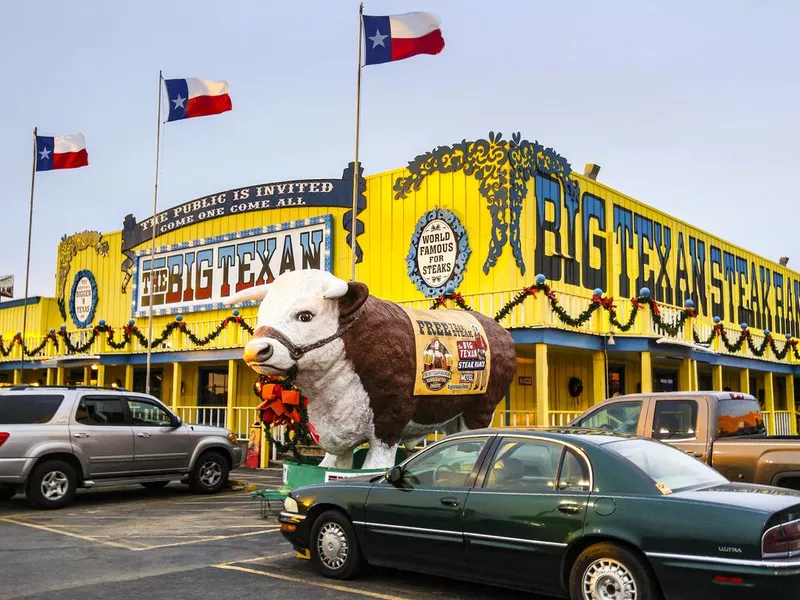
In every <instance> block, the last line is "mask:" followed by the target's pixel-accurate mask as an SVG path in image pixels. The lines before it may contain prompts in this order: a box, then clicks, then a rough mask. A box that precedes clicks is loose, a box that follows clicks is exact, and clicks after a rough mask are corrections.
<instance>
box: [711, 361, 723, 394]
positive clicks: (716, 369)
mask: <svg viewBox="0 0 800 600" xmlns="http://www.w3.org/2000/svg"><path fill="white" fill-rule="evenodd" d="M711 387H712V388H713V389H714V391H715V392H721V391H722V387H723V385H722V365H713V366H712V367H711Z"/></svg>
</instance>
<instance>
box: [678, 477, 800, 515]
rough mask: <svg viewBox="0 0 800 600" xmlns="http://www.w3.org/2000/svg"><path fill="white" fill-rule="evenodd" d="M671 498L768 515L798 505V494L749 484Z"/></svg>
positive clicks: (799, 499)
mask: <svg viewBox="0 0 800 600" xmlns="http://www.w3.org/2000/svg"><path fill="white" fill-rule="evenodd" d="M673 496H674V497H675V498H682V499H686V500H692V501H698V502H712V503H714V504H723V505H726V506H733V507H737V508H747V509H751V510H755V511H758V512H763V513H769V514H772V513H776V512H780V511H782V510H785V509H787V508H790V507H792V506H796V505H800V492H796V491H794V490H788V489H785V488H777V487H771V486H766V485H754V484H749V483H727V484H723V485H716V486H714V487H709V488H702V489H699V490H698V489H694V490H687V491H685V492H676V493H675V494H673Z"/></svg>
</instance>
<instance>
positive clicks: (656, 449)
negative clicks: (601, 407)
mask: <svg viewBox="0 0 800 600" xmlns="http://www.w3.org/2000/svg"><path fill="white" fill-rule="evenodd" d="M604 448H607V449H609V450H611V451H612V452H615V453H616V454H618V455H620V456H622V457H623V458H626V459H627V460H629V461H630V462H632V463H633V464H634V465H636V466H637V467H639V468H640V469H641V470H642V471H644V473H645V474H646V475H647V476H648V477H649V478H650V479H652V480H653V482H654V483H655V484H656V487H657V488H658V489H659V490H660V491H661V492H662V493H670V492H676V491H679V490H681V489H685V488H689V487H695V486H703V485H719V484H723V483H727V482H728V480H727V479H725V478H724V477H723V476H722V475H720V474H719V473H718V472H717V471H715V470H714V469H712V468H711V467H708V466H706V465H704V464H703V463H701V462H700V461H699V460H697V459H696V458H692V457H691V456H689V455H688V454H685V453H684V452H682V451H681V450H678V449H676V448H673V447H672V446H668V445H667V444H662V443H659V442H653V441H650V440H623V441H619V442H611V443H609V444H605V445H604Z"/></svg>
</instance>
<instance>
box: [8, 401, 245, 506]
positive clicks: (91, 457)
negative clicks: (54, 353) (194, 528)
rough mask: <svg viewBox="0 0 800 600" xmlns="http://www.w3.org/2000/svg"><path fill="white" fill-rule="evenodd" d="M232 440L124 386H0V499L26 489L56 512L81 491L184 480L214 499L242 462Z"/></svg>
mask: <svg viewBox="0 0 800 600" xmlns="http://www.w3.org/2000/svg"><path fill="white" fill-rule="evenodd" d="M241 459H242V451H241V449H240V447H239V444H238V441H237V439H236V436H235V435H233V434H232V433H231V432H230V431H228V430H226V429H222V428H220V427H207V426H204V425H191V424H187V423H183V422H182V421H181V419H179V418H178V417H177V416H176V415H174V414H173V413H172V412H170V410H169V409H168V408H167V407H166V406H164V405H163V404H162V403H161V402H159V401H158V400H157V399H155V398H153V397H152V396H147V395H145V394H137V393H133V392H128V391H126V390H122V389H101V388H86V387H74V386H65V387H59V386H56V387H50V386H48V387H38V386H37V387H34V386H15V387H10V388H3V389H0V500H2V499H8V498H10V497H11V496H13V495H14V494H16V493H21V492H24V493H25V494H26V495H27V497H28V500H29V501H30V502H31V503H32V504H33V505H35V506H37V507H40V508H61V507H62V506H65V505H66V504H68V503H69V502H70V501H71V500H72V498H73V496H74V495H75V491H76V489H77V488H79V487H86V488H88V487H94V486H99V485H117V484H120V483H140V484H141V485H143V486H144V487H146V488H153V489H157V488H161V487H164V486H166V485H167V484H168V483H169V482H170V481H173V480H180V481H183V482H185V483H188V484H189V486H190V487H191V488H192V489H193V490H194V491H196V492H199V493H205V494H213V493H215V492H218V491H220V490H221V489H222V488H223V487H225V486H226V484H227V482H228V473H229V472H230V470H231V469H232V468H235V467H238V466H239V464H240V463H241Z"/></svg>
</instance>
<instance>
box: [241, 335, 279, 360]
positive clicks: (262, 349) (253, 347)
mask: <svg viewBox="0 0 800 600" xmlns="http://www.w3.org/2000/svg"><path fill="white" fill-rule="evenodd" d="M274 352H275V350H274V348H273V347H272V344H270V343H269V342H268V341H267V340H253V341H251V342H249V343H248V344H247V345H246V346H245V347H244V362H246V363H248V364H252V363H265V362H267V361H268V360H269V359H270V358H272V355H273V353H274Z"/></svg>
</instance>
